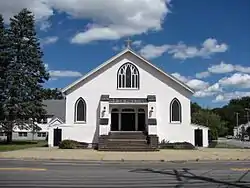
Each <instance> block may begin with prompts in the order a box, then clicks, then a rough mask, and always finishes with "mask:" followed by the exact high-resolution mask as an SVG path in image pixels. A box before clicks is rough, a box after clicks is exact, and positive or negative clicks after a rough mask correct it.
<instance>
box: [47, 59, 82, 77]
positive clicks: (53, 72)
mask: <svg viewBox="0 0 250 188" xmlns="http://www.w3.org/2000/svg"><path fill="white" fill-rule="evenodd" d="M44 66H45V68H46V70H47V71H48V72H49V75H50V80H58V78H62V77H80V76H82V73H80V72H78V71H71V70H50V69H49V65H48V64H47V63H45V64H44Z"/></svg>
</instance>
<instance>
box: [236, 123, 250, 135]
mask: <svg viewBox="0 0 250 188" xmlns="http://www.w3.org/2000/svg"><path fill="white" fill-rule="evenodd" d="M249 128H250V122H247V123H246V124H241V125H239V126H238V127H234V137H235V138H239V137H240V136H241V135H242V130H245V131H246V132H248V129H249Z"/></svg>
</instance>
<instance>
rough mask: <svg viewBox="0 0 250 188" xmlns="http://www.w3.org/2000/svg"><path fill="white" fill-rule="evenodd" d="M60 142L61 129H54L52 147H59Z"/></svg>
mask: <svg viewBox="0 0 250 188" xmlns="http://www.w3.org/2000/svg"><path fill="white" fill-rule="evenodd" d="M61 141H62V129H58V128H57V129H54V146H59V144H60V142H61Z"/></svg>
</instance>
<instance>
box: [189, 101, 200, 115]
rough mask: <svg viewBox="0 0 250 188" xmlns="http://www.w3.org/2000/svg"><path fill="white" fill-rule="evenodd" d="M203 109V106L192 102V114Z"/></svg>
mask: <svg viewBox="0 0 250 188" xmlns="http://www.w3.org/2000/svg"><path fill="white" fill-rule="evenodd" d="M201 109H202V108H201V106H200V105H199V104H198V103H196V102H191V114H193V113H195V112H198V111H200V110H201Z"/></svg>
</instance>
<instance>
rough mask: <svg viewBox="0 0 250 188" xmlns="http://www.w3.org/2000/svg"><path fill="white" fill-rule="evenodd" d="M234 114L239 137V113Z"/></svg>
mask: <svg viewBox="0 0 250 188" xmlns="http://www.w3.org/2000/svg"><path fill="white" fill-rule="evenodd" d="M235 114H236V127H237V136H239V112H235Z"/></svg>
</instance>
